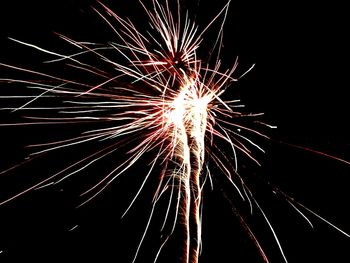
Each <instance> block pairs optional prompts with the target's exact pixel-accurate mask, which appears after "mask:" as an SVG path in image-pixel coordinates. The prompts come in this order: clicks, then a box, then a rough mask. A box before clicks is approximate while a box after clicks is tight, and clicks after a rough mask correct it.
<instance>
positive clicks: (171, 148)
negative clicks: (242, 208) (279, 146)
mask: <svg viewBox="0 0 350 263" xmlns="http://www.w3.org/2000/svg"><path fill="white" fill-rule="evenodd" d="M140 3H141V5H142V7H143V9H144V12H145V14H146V17H147V19H148V23H149V25H148V29H147V30H140V29H139V28H138V27H137V26H136V25H135V24H134V23H133V22H132V21H130V20H129V19H124V18H122V17H120V16H119V15H117V14H116V13H115V12H113V11H112V10H110V9H109V8H108V7H107V6H105V5H104V4H102V3H100V4H99V6H98V7H97V8H95V9H94V10H95V12H96V13H97V14H98V15H99V16H100V17H101V18H102V19H103V20H104V21H105V22H106V23H107V24H108V25H109V27H110V29H112V30H113V31H114V33H115V35H116V38H117V39H118V40H119V41H118V42H111V43H109V44H108V45H103V44H98V43H91V42H81V41H76V40H73V39H71V38H69V37H67V36H64V35H61V34H58V37H60V38H61V39H63V40H64V41H66V42H67V43H69V44H71V45H72V46H73V47H75V48H77V49H78V52H74V53H72V54H69V55H66V54H61V53H58V52H53V51H49V50H46V49H43V48H41V47H39V46H37V45H32V44H30V43H26V42H22V41H19V40H15V39H13V40H14V41H15V42H18V43H20V44H23V45H26V46H29V47H31V48H34V49H37V50H40V51H42V52H44V53H47V54H49V55H53V56H54V57H55V58H54V59H52V60H50V61H48V62H49V63H53V62H55V63H60V62H64V63H66V64H67V65H68V66H69V67H71V68H73V69H75V70H80V71H81V72H82V74H84V76H85V75H86V74H88V75H90V77H89V79H93V80H92V81H91V82H84V81H80V80H75V79H71V78H69V79H68V78H63V77H60V76H56V75H53V74H47V73H43V72H38V71H34V70H31V69H27V68H24V67H17V66H13V65H8V64H1V66H3V67H6V68H9V69H15V70H18V71H20V72H22V73H25V74H27V73H29V74H30V75H32V76H36V77H37V78H38V79H40V81H37V80H27V79H17V78H16V79H2V80H3V81H6V82H10V83H17V84H25V85H27V86H28V88H29V89H30V90H33V92H37V93H36V94H35V95H23V96H21V98H23V99H25V100H26V102H25V103H23V104H21V105H20V106H13V107H12V106H11V107H7V108H4V109H7V110H11V111H15V112H21V111H24V110H25V111H34V112H38V113H39V114H38V115H37V116H32V115H31V116H30V117H27V118H29V119H30V121H28V122H19V123H12V124H3V125H2V126H11V125H13V126H26V125H63V124H64V125H66V124H69V125H84V127H89V128H87V129H86V130H85V131H83V132H82V133H81V134H80V135H77V136H75V137H70V138H65V139H61V140H57V141H52V142H49V143H42V144H36V145H30V147H31V148H36V149H38V150H37V151H35V152H34V153H33V154H32V158H31V159H29V160H32V159H34V158H36V157H37V156H38V157H41V156H42V155H46V154H47V153H51V152H54V151H56V150H59V149H62V148H63V149H65V148H69V147H75V146H81V145H85V144H88V143H91V142H101V144H102V145H104V146H103V147H102V148H100V150H98V151H95V152H94V153H92V154H89V155H86V156H85V157H84V158H82V159H80V160H79V161H77V162H74V163H72V164H70V165H68V166H66V167H65V168H63V169H60V170H59V171H58V172H56V173H53V174H52V175H51V176H50V177H48V178H45V179H44V180H40V181H39V182H38V183H35V184H33V185H31V186H30V187H26V188H25V189H24V190H23V191H21V192H19V193H18V194H15V195H10V197H9V198H7V199H5V200H4V201H2V203H1V204H5V203H7V202H9V201H11V200H13V199H15V198H17V197H19V196H21V195H23V194H25V193H27V192H29V191H31V190H34V189H38V188H42V187H45V186H48V185H53V184H57V183H62V182H63V181H64V180H66V179H69V178H71V177H73V176H75V175H77V174H80V173H82V172H84V171H85V170H87V169H88V168H89V167H90V166H93V165H95V164H96V163H98V162H99V161H101V160H102V159H103V158H106V157H108V156H110V155H113V154H115V153H116V152H118V151H120V150H121V149H122V150H123V151H125V155H124V157H123V158H121V160H119V161H118V165H117V166H115V167H114V168H113V169H112V170H110V171H109V172H108V173H107V174H106V175H104V177H103V178H102V179H100V180H99V181H98V182H97V183H95V184H93V185H92V186H90V187H89V188H88V189H87V190H86V191H84V192H83V193H82V196H83V198H84V201H83V202H82V203H81V205H83V204H85V203H87V202H89V201H90V200H92V199H94V198H95V197H96V196H97V195H99V194H100V193H101V192H102V191H103V190H105V189H106V188H107V187H108V186H109V185H110V184H111V183H112V182H113V181H115V180H116V179H117V178H118V177H120V176H121V175H122V174H124V173H126V171H127V170H129V169H130V168H132V166H133V165H135V163H137V162H140V160H141V159H142V158H144V155H150V156H153V158H152V160H151V161H150V163H149V169H148V171H147V172H145V174H144V180H143V182H142V183H141V186H140V188H139V190H138V191H137V193H136V194H135V196H134V198H133V199H132V201H131V202H130V205H129V206H128V207H127V209H126V211H125V213H124V215H125V214H126V213H127V212H128V211H129V209H130V208H131V207H132V206H133V204H134V202H135V201H136V200H137V198H138V197H139V195H140V193H141V192H142V190H143V188H144V186H145V184H146V182H147V181H148V180H150V178H151V177H152V176H158V177H159V183H158V187H157V189H156V191H155V193H154V196H153V205H152V210H151V214H150V216H149V219H148V222H147V224H146V228H145V230H144V232H143V235H142V237H141V241H140V242H139V245H138V247H137V251H136V253H135V256H134V259H133V262H134V261H136V259H137V256H138V254H139V250H140V248H141V245H142V244H143V242H144V238H145V236H146V234H147V232H148V230H149V226H150V223H151V220H152V219H153V212H154V210H155V207H156V205H157V203H158V202H159V201H160V200H161V199H162V198H163V196H165V195H168V196H169V197H168V200H169V201H168V207H167V209H166V211H165V217H164V218H165V219H164V221H163V223H162V230H164V231H163V233H162V234H163V236H165V238H163V242H162V244H161V245H160V247H159V249H158V251H157V253H156V256H155V261H156V260H157V258H158V256H159V254H160V253H161V250H162V248H163V246H164V245H165V244H166V243H167V241H168V239H169V238H170V237H171V236H172V234H173V233H174V231H175V230H178V229H181V232H182V235H183V236H184V238H183V240H182V245H181V247H182V249H181V250H182V254H181V256H179V258H181V262H183V263H197V262H198V261H199V253H200V250H201V225H202V222H201V221H202V220H201V210H202V205H203V203H202V196H203V193H202V192H203V189H204V184H205V182H210V183H213V181H215V178H213V177H212V172H211V169H213V168H209V166H208V164H209V160H210V164H211V166H213V167H215V170H216V171H220V173H221V174H222V175H224V177H225V178H226V180H227V181H228V182H229V183H230V184H231V186H232V187H233V188H234V189H235V190H236V191H237V192H238V194H239V196H240V198H241V199H242V200H246V201H247V202H248V203H249V205H250V207H251V209H253V207H255V208H257V209H258V210H259V211H260V213H261V214H262V216H263V218H264V220H265V222H266V223H267V225H268V227H269V229H270V231H271V233H272V235H273V237H274V239H275V241H276V243H277V245H278V247H279V249H280V252H281V254H282V257H283V259H284V261H285V262H287V258H286V256H285V255H284V252H283V249H282V246H281V245H280V241H279V239H278V237H277V235H276V233H275V230H274V228H273V227H272V225H271V223H270V221H269V219H268V217H267V216H266V215H265V212H264V211H263V210H262V208H261V206H260V205H259V203H258V202H257V201H256V199H255V198H254V196H253V194H252V192H251V190H250V188H248V187H247V184H246V183H245V179H244V178H243V177H241V176H240V174H239V173H238V167H239V164H238V157H240V156H245V157H247V158H248V159H250V160H252V161H253V162H255V163H257V164H259V162H258V161H257V159H256V158H255V157H254V156H255V154H254V151H261V152H263V149H262V148H261V147H260V146H258V144H257V143H255V142H254V141H253V140H252V139H251V138H255V137H261V138H266V139H268V137H267V136H266V135H264V134H263V133H261V132H259V130H258V129H256V128H254V127H255V126H256V125H257V124H258V125H261V126H263V127H266V126H267V127H273V126H270V125H268V124H265V123H263V122H260V121H258V117H259V116H260V115H262V114H259V113H258V114H251V113H249V114H245V113H244V112H243V111H242V105H241V104H240V101H239V100H227V99H224V97H225V91H227V90H228V89H232V82H234V81H236V80H237V79H238V78H239V77H242V76H243V75H244V74H245V73H244V74H241V75H239V76H235V75H234V73H235V69H236V67H237V62H236V63H235V64H234V65H233V66H232V67H231V68H229V69H227V70H223V69H222V66H221V62H220V52H221V46H222V34H223V24H224V22H225V20H226V15H227V10H228V8H229V4H230V1H228V2H227V4H226V5H224V6H223V7H222V9H221V10H220V12H218V13H217V14H216V15H215V16H214V17H213V19H212V20H211V21H210V23H209V24H208V25H207V26H206V27H204V28H201V29H200V28H199V27H198V26H197V25H196V23H195V22H194V21H192V20H191V19H190V18H189V16H188V15H187V13H185V12H184V11H183V10H181V7H180V3H179V2H177V3H176V4H175V5H171V4H169V3H168V1H165V3H160V2H158V1H157V0H153V1H152V4H151V5H149V6H148V5H146V4H143V3H142V2H140ZM184 13H185V14H184ZM213 24H216V25H217V24H218V25H219V26H218V28H219V30H218V33H217V38H216V39H215V40H214V41H213V47H212V49H211V50H210V53H211V56H210V59H208V61H205V60H203V59H202V58H201V57H199V55H198V50H199V49H200V47H201V44H202V41H203V38H204V35H205V34H206V31H207V30H209V29H210V27H211V26H212V25H213ZM90 57H94V58H93V59H91V58H90ZM114 58H117V59H114ZM94 59H96V60H98V61H99V63H101V62H102V63H103V64H104V66H103V67H100V66H99V67H96V66H94V65H95V64H94V62H91V61H92V60H94ZM211 61H213V62H211ZM249 70H250V69H248V70H247V71H246V72H248V71H249ZM8 98H16V97H14V96H9V97H8ZM17 99H18V98H17ZM43 101H44V102H43ZM39 103H40V104H39ZM38 105H39V106H38ZM43 105H44V106H43ZM42 112H43V113H42ZM251 119H253V120H254V121H250V123H251V124H250V126H247V125H246V124H241V123H242V122H243V123H244V121H245V120H248V122H249V120H251ZM242 120H243V121H242ZM105 142H107V143H108V145H107V146H105ZM221 144H227V145H229V148H230V149H231V151H230V152H226V151H223V150H222V149H221V147H220V145H221ZM339 160H340V161H343V160H342V159H339ZM26 162H27V161H26ZM344 162H346V161H344ZM16 167H17V165H16V166H15V167H10V168H9V169H7V170H6V171H4V172H3V173H5V172H9V171H11V170H12V169H14V168H16ZM156 171H160V172H159V173H158V172H156ZM215 176H216V175H215ZM275 192H276V193H278V194H279V195H281V196H283V197H284V198H285V199H286V200H287V201H288V202H289V203H290V204H291V206H292V207H293V208H295V210H296V211H298V212H299V213H301V215H302V216H303V217H305V219H306V220H307V221H308V220H309V219H307V218H306V216H305V215H304V213H303V211H301V209H303V210H304V211H308V212H310V213H311V214H314V215H315V216H317V217H319V218H320V219H321V220H323V221H325V222H326V223H328V224H329V225H331V226H332V227H334V228H336V229H337V230H338V231H340V232H342V233H343V234H345V235H347V234H346V233H345V232H343V231H342V230H340V229H339V228H337V227H336V226H334V225H333V224H331V223H329V222H328V221H327V220H325V219H323V218H322V217H320V216H318V215H317V214H315V213H314V212H312V211H311V210H309V209H308V208H306V207H304V206H303V205H302V204H300V203H298V202H296V201H295V200H294V199H292V198H290V197H289V196H288V195H286V194H285V193H283V192H282V191H280V190H278V189H275ZM172 211H175V212H174V213H173V212H172ZM236 213H237V215H238V216H240V215H239V213H238V212H236ZM124 215H123V216H124ZM241 222H242V224H243V226H244V228H245V229H246V231H247V232H248V234H249V235H250V237H251V238H252V240H253V242H254V244H255V245H256V247H257V248H258V250H259V251H260V254H261V257H262V259H263V260H264V261H265V262H268V258H267V256H266V255H265V252H264V250H263V249H262V247H261V245H260V244H259V242H258V240H257V238H256V237H255V236H254V234H253V232H252V231H251V230H250V228H249V226H248V225H247V224H246V223H245V222H244V220H243V218H242V220H241ZM347 236H348V235H347Z"/></svg>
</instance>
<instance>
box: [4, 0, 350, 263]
mask: <svg viewBox="0 0 350 263" xmlns="http://www.w3.org/2000/svg"><path fill="white" fill-rule="evenodd" d="M137 2H138V1H136V0H118V1H117V0H114V1H113V0H105V1H103V3H105V4H106V5H107V6H109V7H110V8H111V9H112V10H114V11H115V12H116V13H118V14H120V15H121V16H126V17H129V18H130V20H132V21H134V22H135V24H136V25H139V26H140V28H142V27H146V21H145V17H144V12H143V11H142V9H141V8H140V6H139V5H138V3H137ZM212 2H215V3H212ZM265 2H266V1H253V0H246V1H244V0H236V1H232V3H231V7H230V9H229V12H228V18H227V23H226V24H225V32H224V42H223V43H224V47H223V49H222V54H221V56H222V64H223V67H230V66H232V64H233V63H234V61H235V59H236V57H237V56H238V57H239V60H238V61H239V66H238V71H237V74H239V73H243V72H245V71H246V70H247V69H248V68H250V66H251V65H252V64H255V67H254V68H253V70H251V71H250V72H249V73H248V74H247V75H245V76H244V77H243V78H242V79H240V80H239V81H238V82H237V83H233V85H234V86H235V87H233V91H232V92H234V94H237V96H239V98H240V99H241V100H242V102H243V103H244V104H245V105H246V109H247V110H248V111H251V112H264V113H265V116H264V120H265V121H266V122H268V123H270V124H273V125H276V126H277V127H278V129H274V130H267V129H266V130H264V132H266V133H267V134H268V135H269V136H270V137H271V140H261V139H258V143H259V145H260V146H262V147H263V148H264V149H265V150H266V153H265V154H257V157H258V158H259V160H260V162H261V164H262V166H261V167H258V166H257V165H255V164H254V163H253V162H251V161H249V160H247V159H244V158H242V160H241V164H240V165H241V175H242V176H243V177H246V178H247V181H248V182H249V183H251V185H252V190H254V192H256V198H257V200H258V201H259V203H260V204H261V206H262V207H263V208H264V211H265V212H266V214H267V215H268V216H269V219H270V220H271V222H272V223H273V226H274V228H275V230H276V232H277V234H278V236H279V238H280V242H281V245H282V247H283V249H284V251H285V254H286V256H287V259H288V262H289V263H299V262H320V261H321V260H323V261H322V262H334V263H342V262H350V254H349V248H350V238H347V237H345V236H344V235H342V234H341V233H339V232H338V231H336V230H334V229H333V228H331V227H330V226H328V225H327V224H325V223H324V222H322V221H321V220H319V219H317V218H316V217H314V216H312V215H311V214H309V213H307V212H305V214H306V215H308V218H309V219H310V220H311V221H312V223H313V225H314V228H313V229H312V228H311V227H310V226H309V225H308V223H307V222H306V221H305V220H304V219H303V218H302V216H301V215H300V214H298V212H297V211H295V210H294V209H292V208H291V206H290V205H288V203H287V202H286V201H284V200H283V198H281V197H278V196H276V195H274V194H273V193H272V191H271V190H272V188H273V187H274V186H277V187H279V188H280V189H281V190H283V191H284V192H286V193H288V194H290V195H291V196H292V197H295V198H296V199H297V200H298V201H300V202H301V203H303V204H304V205H305V206H307V207H309V208H310V209H312V210H313V211H315V212H317V213H318V214H320V215H321V216H323V217H325V218H326V219H328V220H330V221H331V222H332V223H334V224H335V225H337V226H338V227H339V228H341V229H343V230H344V231H346V232H348V233H349V232H350V214H349V200H350V195H349V190H348V186H349V185H348V184H347V181H348V180H347V178H348V176H349V174H350V165H349V164H345V163H342V162H339V161H336V160H334V159H331V158H327V157H325V156H320V155H318V154H315V153H312V152H310V151H307V150H303V149H301V148H300V147H293V146H290V145H289V144H292V145H296V146H301V147H307V148H310V149H315V150H317V151H322V152H324V153H327V154H329V155H334V156H338V157H340V158H343V159H345V160H350V137H349V131H350V128H349V125H348V121H349V114H350V107H349V102H348V95H347V93H348V89H349V79H348V71H349V65H348V61H349V58H350V56H349V48H348V47H349V46H350V45H349V44H350V43H349V40H348V39H347V32H348V31H349V30H348V26H347V25H349V24H350V21H349V16H348V15H347V14H346V11H345V10H346V8H345V4H343V3H342V2H341V1H332V3H331V4H326V3H319V1H308V3H307V4H305V1H302V0H297V1H267V2H268V3H265ZM180 3H181V4H182V6H183V7H184V8H185V9H188V10H189V13H190V16H195V17H196V22H197V23H198V24H199V26H200V28H203V27H204V25H206V24H207V23H208V21H209V20H210V19H211V18H213V17H214V16H215V15H216V13H217V12H218V11H219V10H220V8H221V7H222V6H223V5H224V4H225V1H224V0H216V1H206V0H201V1H195V0H180ZM91 6H97V3H96V2H95V1H83V0H61V1H20V0H11V1H10V0H3V1H1V4H0V34H1V35H0V37H1V38H0V39H1V40H0V45H1V49H0V63H8V64H13V65H19V66H23V67H27V68H34V69H36V70H43V71H45V72H46V71H48V72H50V73H58V74H60V73H62V74H65V75H68V76H69V74H70V73H69V72H60V71H59V70H60V69H59V68H56V67H55V66H53V67H52V68H51V69H50V68H49V66H47V64H42V61H45V60H46V59H47V55H46V54H42V53H40V52H37V51H34V50H33V49H31V48H28V47H24V46H21V45H19V44H17V43H15V42H13V41H10V40H9V39H8V38H7V37H12V38H15V39H18V40H22V41H24V42H28V43H33V44H35V45H38V46H41V47H43V48H46V49H49V50H57V51H58V52H64V51H65V48H69V46H68V45H67V44H66V43H64V41H62V40H59V39H58V37H57V36H56V35H55V34H54V33H53V32H58V33H62V34H64V35H67V36H69V37H71V38H73V39H76V40H81V41H91V42H100V43H106V42H108V41H111V40H113V37H114V35H113V32H112V31H111V30H110V29H109V27H108V26H107V25H106V24H105V23H104V21H102V19H101V18H100V17H99V16H98V15H96V14H95V13H94V12H93V11H92V8H91ZM214 29H215V27H214ZM214 29H213V30H209V31H208V33H207V35H205V37H204V40H203V47H204V51H203V49H202V50H201V51H199V52H200V54H202V55H203V56H204V57H205V56H206V55H207V54H206V52H205V47H207V46H208V47H210V45H211V44H212V41H213V40H214V39H215V38H216V36H217V33H216V31H215V30H214ZM50 70H51V71H50ZM0 74H1V75H0V77H1V78H5V77H8V76H11V77H14V76H16V73H15V72H13V71H11V70H7V69H4V68H0ZM31 77H33V76H31ZM73 77H74V76H73ZM12 86H13V85H8V84H5V83H0V87H1V88H0V96H3V94H5V95H6V94H8V92H9V91H8V89H9V88H11V87H12ZM0 103H1V104H0V108H1V107H5V106H4V105H5V104H6V103H7V102H6V101H5V100H3V99H2V100H0ZM0 118H1V120H0V123H6V122H13V120H15V121H16V120H19V118H20V114H19V113H12V114H11V113H9V112H8V111H0ZM72 129H75V128H74V127H70V126H67V127H60V129H59V130H58V129H52V127H40V128H38V127H26V128H21V127H15V128H14V127H1V126H0V134H1V136H0V145H1V146H0V170H3V169H6V168H7V167H10V166H11V165H14V164H16V163H19V162H20V161H21V160H23V158H25V157H26V156H27V155H28V154H29V153H30V150H28V149H25V148H24V146H25V145H28V144H31V143H35V142H37V141H45V139H46V141H50V140H52V138H54V139H57V138H59V136H60V133H64V132H71V133H72V134H75V133H76V132H77V131H74V130H73V131H72ZM85 151H87V152H88V151H94V149H93V147H92V149H91V148H90V149H88V148H85V147H84V146H83V147H81V148H75V149H73V150H70V149H67V150H66V151H58V152H57V153H54V154H53V155H51V156H50V157H48V158H45V159H44V160H40V161H38V162H33V163H30V164H29V165H27V166H23V167H19V168H18V169H16V170H14V171H11V172H10V173H7V174H1V175H0V197H1V200H0V201H2V200H3V199H5V197H6V196H8V195H9V194H11V193H12V194H13V193H16V191H18V190H19V189H23V187H25V186H28V185H31V184H32V182H34V181H37V180H40V179H42V178H45V177H47V176H49V175H50V174H51V173H52V171H57V169H59V168H60V167H64V165H65V164H67V162H69V163H70V162H72V161H73V160H75V159H74V158H77V156H79V154H82V153H84V152H85ZM118 154H123V153H118ZM118 154H116V155H115V156H114V157H113V158H114V159H113V158H112V157H111V158H107V159H106V160H105V161H103V162H102V163H101V167H100V168H93V169H91V170H90V171H89V172H88V173H87V174H84V173H82V174H80V175H79V176H77V177H74V178H72V179H71V180H67V181H64V182H63V183H62V184H59V185H55V186H53V187H46V188H43V189H39V190H36V191H33V192H31V193H28V194H26V195H24V196H22V197H20V198H18V199H16V200H14V201H12V202H10V203H7V204H6V205H3V206H0V262H25V261H24V260H26V261H27V262H51V261H53V260H61V261H62V262H64V261H66V262H67V261H68V260H69V262H71V261H76V262H83V261H85V260H89V259H93V258H96V260H94V262H123V263H124V262H126V263H127V262H131V261H132V258H133V255H134V253H135V251H136V248H137V245H138V242H139V240H140V238H141V236H142V233H143V229H144V227H145V225H146V223H147V219H148V216H149V213H150V209H151V200H152V197H153V192H154V188H155V185H156V182H157V178H155V179H151V180H150V181H149V182H148V183H147V185H146V187H145V190H144V191H143V193H142V195H141V198H140V199H139V200H138V201H137V202H136V203H135V206H134V207H133V208H132V209H131V210H130V211H129V213H128V214H127V215H126V216H125V217H124V218H123V219H121V215H122V214H123V212H124V211H125V209H126V207H127V206H128V204H129V202H130V201H131V200H132V198H133V196H134V194H135V193H136V192H137V190H138V187H139V185H140V183H141V182H142V179H143V177H142V176H143V175H144V172H145V171H147V170H146V169H147V165H148V164H149V161H150V159H149V158H148V159H147V158H145V159H144V160H143V163H142V162H141V164H137V165H136V166H135V167H134V168H132V169H131V170H130V171H128V172H127V173H126V174H125V175H123V176H122V177H120V179H118V180H116V181H115V182H114V183H113V184H112V185H111V186H110V187H109V188H107V189H106V191H105V192H104V193H103V194H101V195H100V196H98V197H97V198H95V199H94V200H93V201H92V202H90V203H88V204H87V205H85V206H82V207H80V208H76V206H77V205H79V204H80V203H81V202H82V201H83V199H82V198H81V197H79V195H80V193H81V192H82V191H84V189H86V187H87V186H88V185H91V183H93V182H96V178H101V176H102V174H103V173H104V172H106V171H108V167H109V165H110V164H111V163H113V162H115V161H116V162H117V161H118V158H119V157H120V155H119V157H118ZM214 172H215V170H214ZM213 176H215V175H213ZM216 181H218V184H217V185H216ZM229 200H230V201H229ZM203 202H204V208H203V246H202V249H203V252H202V255H201V257H200V262H201V263H209V262H210V263H211V262H236V263H241V262H242V263H243V262H251V263H255V262H256V263H258V262H259V263H260V262H263V260H262V258H261V257H260V256H259V253H258V252H257V249H256V248H255V247H254V244H253V243H252V241H251V239H250V238H249V236H248V235H247V233H246V231H245V230H244V229H243V228H242V226H241V224H240V222H239V219H238V218H237V216H236V215H235V213H234V211H233V210H234V208H233V205H234V207H235V208H236V209H238V210H239V211H241V213H242V215H243V216H245V218H246V220H247V223H249V225H250V226H251V228H252V230H253V231H254V233H255V234H256V236H257V238H258V239H259V241H260V242H261V245H262V246H263V248H264V249H265V252H266V254H267V256H268V257H269V259H270V262H271V263H278V262H283V258H282V256H281V254H280V252H279V250H278V246H277V245H276V243H275V241H274V239H273V236H272V234H271V232H270V231H269V229H268V227H267V225H266V224H265V222H264V219H263V217H262V216H261V215H260V214H259V212H258V210H257V209H254V215H253V216H250V215H249V206H248V203H247V202H242V201H241V200H240V199H239V196H238V195H237V193H235V190H234V189H233V188H232V187H230V186H228V185H227V184H225V183H223V182H222V181H221V183H220V180H219V179H218V180H214V189H213V190H211V189H210V185H209V184H208V185H206V187H205V193H204V199H203ZM164 209H166V202H164V201H162V202H160V203H159V206H158V209H157V210H156V212H155V215H154V220H153V223H152V224H151V227H150V230H149V234H147V236H146V239H145V242H144V245H143V246H142V248H141V251H140V255H139V258H138V260H137V261H136V262H145V263H148V262H153V259H154V255H155V254H156V252H157V249H158V247H159V245H160V244H161V243H160V239H159V236H160V233H159V225H160V224H161V223H162V218H163V217H162V216H164ZM179 239H180V237H178V236H177V235H175V237H174V238H173V239H171V240H170V242H169V244H168V245H167V246H166V247H165V248H164V251H163V252H162V253H161V256H160V258H159V262H160V263H163V262H167V263H168V262H170V263H171V262H179V256H178V244H179V242H180V241H179ZM180 243H181V242H180Z"/></svg>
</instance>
